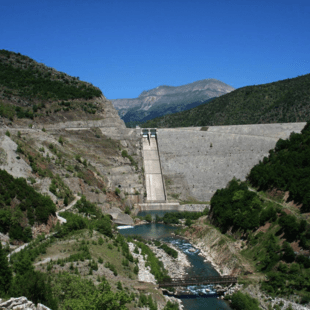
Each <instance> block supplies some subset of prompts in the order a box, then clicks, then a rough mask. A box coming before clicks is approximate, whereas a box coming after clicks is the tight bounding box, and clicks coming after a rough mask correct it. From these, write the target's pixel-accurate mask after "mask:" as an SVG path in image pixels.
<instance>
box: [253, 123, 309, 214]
mask: <svg viewBox="0 0 310 310" xmlns="http://www.w3.org/2000/svg"><path fill="white" fill-rule="evenodd" d="M309 158H310V122H308V123H307V125H306V126H305V128H304V129H303V130H302V132H301V133H300V134H297V133H292V134H291V135H290V137H289V139H287V140H282V139H280V140H279V141H278V142H277V144H276V147H275V150H271V151H270V152H269V156H268V158H267V157H265V158H264V159H263V161H260V162H259V164H258V165H256V166H254V167H253V168H252V170H251V172H250V174H249V177H248V178H249V180H250V182H251V184H253V185H254V186H256V187H259V188H260V189H262V190H267V189H271V188H277V189H281V190H283V191H289V192H290V197H289V199H291V200H294V201H295V202H297V203H302V208H301V210H302V211H303V212H309V211H310V160H309Z"/></svg>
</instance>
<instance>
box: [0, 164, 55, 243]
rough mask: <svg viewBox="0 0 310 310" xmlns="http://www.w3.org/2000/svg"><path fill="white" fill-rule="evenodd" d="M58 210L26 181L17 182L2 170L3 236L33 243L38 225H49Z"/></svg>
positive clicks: (0, 226) (0, 221)
mask: <svg viewBox="0 0 310 310" xmlns="http://www.w3.org/2000/svg"><path fill="white" fill-rule="evenodd" d="M55 212H56V207H55V204H54V203H53V201H52V200H51V199H50V198H49V197H48V196H43V195H42V194H40V193H38V192H36V191H35V190H34V189H33V187H31V186H30V185H28V184H27V182H26V180H25V179H24V178H17V179H15V178H14V177H12V176H11V175H10V174H8V173H7V172H6V171H5V170H0V232H1V233H4V234H6V233H7V232H8V233H9V236H10V238H11V239H17V240H22V241H24V242H27V241H29V240H30V239H31V238H32V233H31V227H30V226H32V225H33V224H34V223H35V222H37V223H39V224H41V223H47V221H48V219H49V216H50V215H55Z"/></svg>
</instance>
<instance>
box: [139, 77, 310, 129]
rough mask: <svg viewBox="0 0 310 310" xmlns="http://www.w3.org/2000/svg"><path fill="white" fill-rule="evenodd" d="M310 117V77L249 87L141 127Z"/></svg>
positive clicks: (301, 120)
mask: <svg viewBox="0 0 310 310" xmlns="http://www.w3.org/2000/svg"><path fill="white" fill-rule="evenodd" d="M309 118H310V74H307V75H303V76H299V77H296V78H293V79H287V80H283V81H278V82H273V83H269V84H262V85H254V86H247V87H242V88H239V89H236V90H234V91H232V92H231V93H228V94H226V95H223V96H221V97H219V98H216V99H214V100H212V101H211V102H210V103H207V104H204V105H201V106H198V107H196V108H193V109H191V110H188V111H184V112H179V113H175V114H169V115H165V116H163V117H159V118H155V119H152V120H149V121H147V122H146V123H144V124H142V125H141V127H157V128H161V127H189V126H215V125H242V124H263V123H285V122H304V121H307V120H308V119H309Z"/></svg>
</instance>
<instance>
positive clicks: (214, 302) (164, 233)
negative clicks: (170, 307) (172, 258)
mask: <svg viewBox="0 0 310 310" xmlns="http://www.w3.org/2000/svg"><path fill="white" fill-rule="evenodd" d="M156 214H158V215H160V216H162V214H159V213H156ZM139 215H140V214H139ZM144 215H145V214H144ZM152 215H154V212H152ZM176 229H177V227H174V226H170V225H164V224H155V223H152V224H146V225H138V226H135V227H134V228H129V229H121V230H120V233H121V234H122V235H124V236H132V235H139V236H142V237H143V238H146V239H149V238H152V239H158V240H163V241H166V242H169V243H171V244H173V245H174V246H176V247H178V248H179V249H180V250H181V251H182V252H183V253H185V254H186V255H187V257H188V260H189V261H190V263H191V267H188V268H187V270H186V272H188V276H195V275H196V276H198V275H199V276H217V275H219V273H218V272H217V271H216V270H215V269H214V268H213V267H212V265H211V264H210V263H207V262H204V258H203V257H202V256H200V255H198V254H199V250H196V251H195V252H190V251H189V249H190V248H192V245H191V244H190V243H189V242H188V241H186V240H184V239H181V238H178V237H171V233H172V232H173V231H174V230H176ZM206 288H208V289H209V290H210V292H209V293H208V294H207V293H206V291H205V289H206ZM187 289H188V290H190V291H191V292H192V293H194V294H195V296H194V298H186V297H181V299H182V303H183V305H184V310H202V309H210V310H228V309H231V308H230V307H229V306H228V304H227V303H226V302H225V301H223V300H219V299H217V298H216V297H217V295H216V293H215V292H214V290H213V287H212V286H201V287H187ZM201 294H204V295H203V296H201Z"/></svg>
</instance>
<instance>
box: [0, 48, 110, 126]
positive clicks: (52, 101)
mask: <svg viewBox="0 0 310 310" xmlns="http://www.w3.org/2000/svg"><path fill="white" fill-rule="evenodd" d="M109 104H110V103H109V101H108V100H106V98H105V97H104V96H103V95H102V92H101V90H100V89H99V88H97V87H94V86H93V85H92V84H90V83H87V82H83V81H80V80H79V78H78V77H72V76H69V75H67V74H65V73H63V72H59V71H57V70H55V69H53V68H49V67H47V66H45V65H44V64H41V63H38V62H36V61H35V60H33V59H31V58H29V57H27V56H24V55H21V54H19V53H18V54H17V53H14V52H10V51H6V50H0V117H3V118H4V123H5V124H6V125H8V124H9V123H10V122H14V124H17V125H21V126H25V125H27V124H30V123H44V124H46V123H55V122H61V121H75V120H100V119H103V118H104V114H105V108H106V106H107V105H109ZM27 120H28V121H27Z"/></svg>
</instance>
